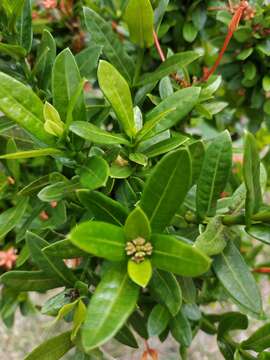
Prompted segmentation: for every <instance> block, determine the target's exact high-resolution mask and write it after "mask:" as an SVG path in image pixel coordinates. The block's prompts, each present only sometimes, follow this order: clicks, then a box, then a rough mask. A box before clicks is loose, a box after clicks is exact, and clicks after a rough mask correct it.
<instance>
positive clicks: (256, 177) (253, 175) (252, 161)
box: [243, 132, 262, 227]
mask: <svg viewBox="0 0 270 360" xmlns="http://www.w3.org/2000/svg"><path fill="white" fill-rule="evenodd" d="M243 176H244V181H245V186H246V190H247V194H246V204H245V209H246V213H245V214H246V224H247V227H249V226H250V225H251V216H252V215H253V214H254V213H256V212H257V211H258V210H259V207H260V204H261V201H262V194H261V186H260V158H259V153H258V149H257V144H256V140H255V138H254V136H253V135H252V134H251V133H249V132H246V135H245V144H244V164H243Z"/></svg>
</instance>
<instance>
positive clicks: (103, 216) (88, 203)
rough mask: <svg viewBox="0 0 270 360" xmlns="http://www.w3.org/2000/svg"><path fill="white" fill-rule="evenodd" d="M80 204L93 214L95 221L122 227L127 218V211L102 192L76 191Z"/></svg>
mask: <svg viewBox="0 0 270 360" xmlns="http://www.w3.org/2000/svg"><path fill="white" fill-rule="evenodd" d="M77 195H78V198H79V200H80V202H81V203H82V204H83V205H84V206H85V207H86V209H89V210H91V211H92V212H93V214H94V216H95V219H96V220H98V221H106V222H109V223H111V224H115V225H119V226H122V225H124V223H125V221H126V218H127V216H128V210H127V209H126V208H125V207H124V206H123V205H122V204H121V203H120V202H117V201H115V200H113V199H112V198H110V197H108V196H106V195H105V194H103V193H102V192H97V191H91V192H90V191H88V190H78V191H77Z"/></svg>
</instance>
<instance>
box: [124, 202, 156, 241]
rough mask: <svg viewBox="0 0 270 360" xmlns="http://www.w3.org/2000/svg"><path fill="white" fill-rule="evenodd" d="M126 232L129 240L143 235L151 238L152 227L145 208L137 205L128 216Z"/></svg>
mask: <svg viewBox="0 0 270 360" xmlns="http://www.w3.org/2000/svg"><path fill="white" fill-rule="evenodd" d="M124 232H125V236H126V239H127V240H134V239H136V238H138V237H142V238H144V239H145V240H149V239H150V236H151V227H150V223H149V220H148V218H147V216H146V215H145V213H144V212H143V210H142V209H141V208H140V207H139V206H137V207H136V208H135V209H134V210H133V211H132V212H131V213H130V214H129V216H128V218H127V220H126V222H125V227H124Z"/></svg>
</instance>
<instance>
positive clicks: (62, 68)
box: [52, 49, 86, 121]
mask: <svg viewBox="0 0 270 360" xmlns="http://www.w3.org/2000/svg"><path fill="white" fill-rule="evenodd" d="M80 82H81V76H80V72H79V69H78V66H77V64H76V61H75V58H74V56H73V55H72V53H71V51H70V50H69V49H65V50H63V51H62V52H61V53H60V54H59V55H58V56H57V57H56V59H55V62H54V66H53V72H52V93H53V105H54V107H55V108H56V109H57V110H58V112H59V114H60V117H61V119H62V120H63V121H66V118H67V111H68V106H69V104H70V102H71V100H72V97H73V96H74V95H75V94H76V91H77V89H78V87H79V85H80ZM73 117H74V120H76V121H78V120H86V110H85V104H84V95H83V92H81V94H80V95H79V97H78V100H77V103H76V105H75V107H74V111H73Z"/></svg>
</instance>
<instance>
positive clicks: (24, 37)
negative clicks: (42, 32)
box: [17, 0, 33, 53]
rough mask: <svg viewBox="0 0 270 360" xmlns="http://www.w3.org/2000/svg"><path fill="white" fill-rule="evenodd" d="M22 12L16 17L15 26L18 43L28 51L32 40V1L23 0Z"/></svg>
mask: <svg viewBox="0 0 270 360" xmlns="http://www.w3.org/2000/svg"><path fill="white" fill-rule="evenodd" d="M23 2H24V7H23V10H22V14H21V16H20V17H19V19H18V22H17V28H18V33H19V44H20V45H21V46H22V47H24V48H25V50H26V51H27V53H29V52H30V50H31V47H32V40H33V30H32V1H31V0H24V1H23Z"/></svg>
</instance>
